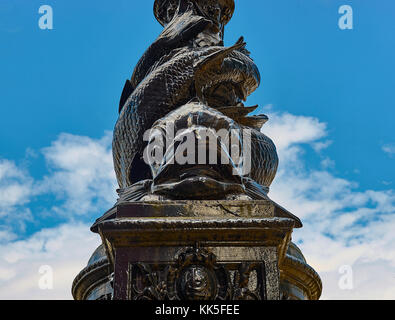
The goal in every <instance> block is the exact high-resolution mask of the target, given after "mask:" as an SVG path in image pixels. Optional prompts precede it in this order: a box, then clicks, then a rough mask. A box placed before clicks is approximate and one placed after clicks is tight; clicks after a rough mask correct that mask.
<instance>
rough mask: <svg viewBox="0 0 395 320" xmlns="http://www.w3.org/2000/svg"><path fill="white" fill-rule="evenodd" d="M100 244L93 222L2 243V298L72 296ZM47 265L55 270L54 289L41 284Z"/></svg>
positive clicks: (63, 297)
mask: <svg viewBox="0 0 395 320" xmlns="http://www.w3.org/2000/svg"><path fill="white" fill-rule="evenodd" d="M99 244H100V237H99V236H98V235H95V234H93V233H91V232H90V231H89V225H84V224H66V225H62V226H59V227H57V228H53V229H44V230H42V231H40V232H38V233H36V234H34V235H32V236H31V237H30V238H28V239H26V240H22V241H15V242H10V243H8V244H4V245H0V299H11V300H13V299H33V300H36V299H48V300H56V299H72V296H71V285H72V282H73V280H74V278H75V276H76V275H77V274H78V273H79V272H80V271H81V270H82V268H84V267H85V266H86V264H87V262H88V260H89V257H90V255H91V254H92V253H93V252H94V250H95V249H96V248H97V246H98V245H99ZM43 265H48V266H50V267H51V268H52V270H53V289H52V290H42V289H40V288H39V280H40V277H41V276H42V274H40V273H39V269H40V267H41V266H43Z"/></svg>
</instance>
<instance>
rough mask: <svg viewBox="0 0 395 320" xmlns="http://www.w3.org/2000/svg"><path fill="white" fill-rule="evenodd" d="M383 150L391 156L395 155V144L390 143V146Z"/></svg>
mask: <svg viewBox="0 0 395 320" xmlns="http://www.w3.org/2000/svg"><path fill="white" fill-rule="evenodd" d="M382 150H383V151H384V152H385V153H387V154H389V155H390V156H393V155H395V144H394V143H390V144H386V145H384V146H383V147H382Z"/></svg>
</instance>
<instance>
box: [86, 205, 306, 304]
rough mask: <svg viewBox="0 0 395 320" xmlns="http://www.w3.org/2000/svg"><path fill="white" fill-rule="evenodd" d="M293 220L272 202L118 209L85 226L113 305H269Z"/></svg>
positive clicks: (296, 223)
mask: <svg viewBox="0 0 395 320" xmlns="http://www.w3.org/2000/svg"><path fill="white" fill-rule="evenodd" d="M294 227H301V222H300V220H299V219H298V218H297V217H295V216H294V215H292V214H291V213H289V212H287V211H286V210H285V209H283V208H281V207H280V206H278V205H277V204H275V203H274V202H272V201H180V202H173V201H168V202H166V201H165V202H160V203H159V202H150V203H147V202H141V203H139V202H135V203H124V204H119V205H117V206H116V207H114V208H113V209H112V210H110V211H109V212H107V213H106V214H105V215H104V216H103V217H102V218H100V219H99V220H98V221H96V223H95V224H94V225H93V227H92V231H94V232H98V233H99V234H100V235H101V237H102V241H103V244H104V246H105V249H106V254H107V257H108V260H109V262H110V264H111V265H113V266H114V278H113V288H114V292H113V297H114V299H121V300H125V299H155V300H156V299H157V300H164V299H171V300H199V299H206V300H216V299H219V300H237V299H255V300H266V299H270V300H276V299H280V296H281V293H280V270H279V265H280V264H281V262H282V261H283V260H284V258H285V257H286V250H287V248H288V245H289V242H290V240H291V233H292V230H293V228H294Z"/></svg>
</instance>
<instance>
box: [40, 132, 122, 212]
mask: <svg viewBox="0 0 395 320" xmlns="http://www.w3.org/2000/svg"><path fill="white" fill-rule="evenodd" d="M111 139H112V135H111V134H110V133H106V134H105V135H104V137H103V138H101V139H100V140H94V139H91V138H88V137H81V136H75V135H71V134H61V135H60V136H59V138H58V139H57V140H56V141H55V142H53V143H52V145H51V146H50V147H48V148H45V149H44V150H43V153H44V156H45V159H46V161H47V163H48V166H49V170H50V172H51V173H50V174H49V175H48V176H46V177H45V178H44V179H43V181H42V182H40V183H39V184H38V185H39V189H40V192H42V193H52V194H55V195H56V196H57V197H58V199H59V200H61V201H62V204H61V206H56V207H54V208H51V211H53V212H56V213H58V214H63V215H64V214H65V215H82V214H87V213H92V212H95V211H97V214H100V210H103V208H106V207H108V206H111V205H113V204H114V203H115V201H116V192H115V191H116V188H117V185H116V180H115V173H114V170H113V160H112V152H111Z"/></svg>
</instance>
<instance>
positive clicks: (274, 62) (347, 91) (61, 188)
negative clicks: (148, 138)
mask: <svg viewBox="0 0 395 320" xmlns="http://www.w3.org/2000/svg"><path fill="white" fill-rule="evenodd" d="M43 4H47V5H50V6H52V8H53V12H54V29H53V30H41V29H40V28H39V27H38V20H39V18H40V15H39V13H38V8H39V7H40V6H41V5H43ZM341 5H351V6H352V8H353V12H354V29H353V30H340V29H339V27H338V19H339V18H340V15H339V13H338V9H339V7H340V6H341ZM152 6H153V1H147V0H145V1H136V0H114V1H102V0H96V1H77V0H67V1H66V0H63V1H61V0H56V1H55V0H52V1H51V0H47V1H36V0H29V1H26V0H2V1H1V3H0V39H1V41H0V88H1V95H0V106H1V117H0V163H2V164H3V167H4V168H7V170H8V171H7V172H9V176H8V178H7V176H6V175H3V176H1V174H0V193H1V192H2V191H1V190H3V196H2V195H1V194H0V199H3V198H8V200H9V204H8V205H7V204H4V205H3V207H1V208H0V209H1V210H0V219H1V220H0V232H1V231H2V230H3V232H4V234H6V235H7V236H4V239H3V240H2V238H1V236H0V243H4V244H3V247H4V250H6V249H7V250H8V249H9V248H10V246H15V245H17V243H19V244H20V243H22V242H20V241H27V242H28V241H31V240H32V239H35V237H37V235H40V232H42V231H43V230H56V228H66V229H67V226H69V225H75V224H79V223H81V224H83V225H84V226H85V225H86V227H87V228H88V227H89V225H90V224H91V223H92V222H93V221H94V219H96V218H97V217H98V216H100V215H101V214H102V213H103V212H104V211H105V210H107V209H108V208H109V207H110V206H111V204H112V203H113V200H114V190H113V189H114V188H115V186H114V184H113V176H112V168H111V166H112V163H111V153H110V141H111V137H110V133H111V131H112V129H113V126H114V124H115V121H116V119H117V115H118V114H117V109H118V107H117V105H118V101H119V97H120V94H121V91H122V88H123V84H124V82H125V80H126V79H127V78H129V77H130V76H131V73H132V70H133V67H134V65H135V64H136V62H137V60H138V59H139V57H140V56H141V55H142V54H143V52H144V50H145V49H146V48H147V47H148V46H149V44H150V43H151V42H152V41H153V40H154V39H155V38H156V36H157V35H158V34H159V33H160V31H161V26H160V25H159V24H158V23H157V21H156V20H155V19H154V17H153V14H152ZM394 9H395V3H394V2H393V1H391V0H375V1H373V0H370V1H368V0H355V1H348V0H339V1H338V0H287V1H278V0H265V1H262V0H237V1H236V12H235V15H234V17H233V19H232V20H231V22H230V23H229V25H228V27H227V29H226V36H225V42H226V44H232V43H233V42H235V41H236V40H237V39H238V38H239V36H241V35H243V36H244V37H245V39H246V41H247V44H248V47H247V48H248V49H249V50H250V51H251V52H252V57H253V58H254V60H255V61H256V63H257V65H258V66H259V68H260V71H261V75H262V84H261V86H260V87H259V89H258V90H257V91H256V92H255V93H254V94H253V95H252V96H251V97H250V98H249V100H248V104H250V105H254V104H259V105H260V106H261V108H260V110H259V111H260V112H262V111H264V112H267V113H269V115H270V116H271V123H272V124H270V123H269V125H268V129H267V133H268V134H269V133H272V135H271V136H272V137H273V139H274V140H275V141H276V143H278V144H280V146H279V150H280V160H281V163H282V164H281V166H282V167H280V172H279V176H278V178H277V179H278V180H279V181H278V182H277V184H275V185H274V186H273V198H276V200H283V203H282V204H284V205H288V208H291V209H294V210H295V211H296V213H299V211H298V210H301V208H302V207H303V210H304V211H303V212H302V211H301V213H300V215H302V216H303V217H302V218H305V219H306V226H307V227H306V230H307V231H306V232H308V230H309V226H310V228H311V230H312V229H314V226H315V223H320V224H321V225H322V224H323V223H324V222H323V221H322V220H317V219H316V218H314V217H316V215H317V214H319V212H316V215H315V216H313V212H312V213H311V214H312V216H313V218H310V217H311V216H310V215H308V214H306V212H309V209H306V208H307V207H306V206H308V207H309V208H313V209H312V210H313V211H314V210H322V208H329V207H331V206H330V205H328V204H333V203H334V202H339V203H343V205H342V206H340V207H339V208H337V207H335V208H332V209H328V213H327V214H328V215H330V217H334V216H336V217H341V223H340V222H339V221H338V220H336V221H333V222H334V224H333V225H332V227H333V228H335V229H336V226H337V227H338V229H336V230H332V229H331V228H329V227H328V228H327V229H326V230H325V232H324V231H323V232H322V233H321V234H320V237H321V236H322V237H323V238H320V237H318V235H317V238H316V240H317V239H318V238H319V239H321V240H322V241H323V242H325V241H327V240H328V239H331V240H333V239H335V240H336V239H340V238H341V236H340V235H339V232H340V231H339V230H343V229H342V228H346V226H348V228H346V229H345V230H346V231H347V232H349V231H350V230H357V232H356V233H355V234H353V235H350V236H349V237H348V238H347V237H345V238H344V239H343V238H341V240H339V241H340V242H339V243H341V244H342V246H344V248H349V245H350V243H354V242H355V241H356V240H355V239H358V237H362V238H363V237H365V238H363V239H364V241H366V243H368V242H369V241H375V240H377V239H370V238H369V239H367V238H366V237H368V236H367V235H366V234H364V235H361V232H360V229H362V228H363V227H364V226H366V225H368V226H369V225H370V224H371V223H376V222H377V221H376V220H380V221H381V220H382V221H385V222H386V223H385V224H384V225H385V226H388V225H389V222H388V221H387V220H386V219H392V217H393V213H394V211H393V208H394V207H393V203H394V191H393V189H394V185H393V183H394V182H393V181H394V172H395V171H394V168H393V167H394V159H395V135H394V129H393V128H394V125H393V119H394V118H395V109H394V107H395V95H394V94H393V92H394V88H395V80H394V74H395V62H394V58H393V57H394V56H395V38H394V36H393V35H394V31H395V10H394ZM265 133H266V132H265ZM269 135H270V134H269ZM89 148H90V149H89ZM88 149H89V151H87V150H88ZM85 152H86V154H87V156H86V157H84V155H85ZM89 155H91V158H90V156H89ZM65 159H67V161H66V160H65ZM92 159H93V160H92ZM91 161H92V162H91ZM81 167H83V168H85V169H86V171H83V170H79V169H78V168H81ZM92 168H94V169H95V171H94V172H93V173H92V172H89V173H86V172H88V171H89V170H90V169H92ZM287 170H288V171H287ZM104 171H105V173H103V172H104ZM0 173H1V170H0ZM85 173H86V175H87V177H89V179H88V178H87V179H86V180H85V181H82V182H81V180H83V179H80V178H81V177H84V174H85ZM78 177H79V178H78ZM290 177H293V178H294V180H292V182H290V181H289V179H290ZM328 177H329V178H328ZM73 179H75V180H73ZM1 180H3V181H1ZM66 180H67V181H66ZM306 181H307V182H308V183H310V184H309V187H306V184H307V182H306ZM320 181H322V183H323V184H328V187H330V188H331V189H332V191H333V189H336V188H337V192H335V191H333V194H332V193H331V192H332V191H330V190H324V189H323V186H322V185H316V184H317V183H318V182H320ZM285 182H290V183H295V184H299V185H301V186H302V187H301V188H300V190H305V191H306V194H305V195H303V197H302V196H301V195H300V194H298V193H297V191H296V190H293V191H289V192H287V189H286V187H285ZM79 183H80V184H79ZM90 183H91V184H93V185H91V184H90ZM314 183H315V184H314ZM14 184H15V185H16V186H18V188H20V189H18V190H19V191H18V192H19V193H18V194H17V195H15V194H13V193H12V191H10V190H8V189H6V187H7V186H10V185H14ZM2 186H3V187H4V188H3V189H1V188H2ZM103 186H104V187H103ZM303 186H305V189H303ZM102 187H103V188H102ZM4 190H6V191H4ZM13 190H17V189H15V188H14V189H13ZM78 190H80V192H81V193H83V194H84V196H81V195H78V194H77V193H78ZM290 195H293V196H292V197H291V196H290ZM345 195H347V196H348V197H347V196H345ZM317 197H318V198H319V199H318V200H317V199H316V198H317ZM385 197H387V198H385ZM384 198H385V199H384ZM12 199H15V201H13V200H12ZM292 199H293V200H292ZM295 199H299V201H300V202H299V203H296V202H295ZM358 199H359V201H358ZM84 201H85V202H84ZM292 201H294V202H292ZM303 201H304V202H303ZM320 201H321V202H320ZM380 201H381V202H380ZM6 202H7V201H6ZM317 202H320V203H321V205H322V207H319V206H318V207H314V205H313V204H316V203H317ZM7 203H8V202H7ZM78 203H80V204H81V207H80V208H79V206H78ZM303 204H306V206H303ZM314 208H315V209H314ZM331 210H332V211H331ZM369 210H372V212H373V211H374V212H375V213H374V214H375V216H374V217H373V218H372V217H369V216H366V215H364V216H363V217H361V219H356V220H355V221H353V222H352V223H351V222H350V223H351V225H347V223H345V222H344V221H345V220H347V219H351V220H352V219H354V218H353V217H355V216H356V215H358V214H360V213H361V212H368V211H369ZM324 211H325V210H324ZM386 211H388V212H386ZM350 213H353V214H354V215H353V216H352V217H351V218H350V216H349V214H350ZM347 221H348V220H347ZM375 221H376V222H375ZM391 221H392V220H391ZM338 223H340V224H338ZM64 226H66V227H64ZM375 226H376V225H375ZM381 227H382V225H380V228H381ZM80 229H81V230H82V229H83V228H80ZM80 229H79V230H80ZM61 230H64V229H61ZM67 230H68V229H67ZM375 230H376V229H375ZM380 230H381V229H380ZM298 232H299V231H298ZM300 232H301V231H300ZM300 232H299V233H300ZM341 234H342V236H343V235H344V233H343V231H341ZM378 234H380V233H379V232H378ZM325 235H327V236H328V237H327V238H325ZM48 237H49V236H48ZM378 237H379V236H378ZM303 238H305V239H304V240H303ZM297 239H298V238H297ZM308 239H309V236H305V235H301V236H300V239H299V240H300V241H299V242H300V244H301V245H303V243H305V242H306V241H307V240H308ZM391 239H392V238H391ZM18 241H19V242H18ZM92 241H93V240H92ZM313 241H314V240H313ZM389 242H390V241H389ZM92 243H93V242H92ZM325 243H326V242H325ZM369 243H371V242H369ZM336 245H337V244H336ZM357 245H360V243H359V244H357ZM376 245H377V246H378V244H376ZM385 245H387V244H383V246H385ZM92 246H93V245H92ZM305 246H306V250H307V252H309V253H310V254H311V256H312V260H313V261H316V263H317V264H318V265H320V263H321V262H322V261H323V259H321V258H318V257H317V258H316V259H315V258H314V257H315V256H314V254H315V253H316V252H317V250H318V249H314V248H309V247H308V246H307V245H306V244H305ZM342 246H340V247H339V248H343V247H342ZM373 247H374V246H373ZM373 247H372V246H371V247H369V249H366V250H372V248H373ZM336 248H338V247H336ZM353 248H354V249H355V247H353ZM390 248H391V247H390ZM90 249H91V248H90V247H89V250H90ZM0 250H1V249H0ZM89 250H88V249H87V250H86V252H88V253H85V252H84V254H87V255H89ZM334 250H335V249H334ZM344 250H346V249H344ZM361 250H362V249H361ZM335 251H336V250H335ZM353 252H354V253H355V252H356V251H355V250H354V251H353ZM358 252H359V251H358ZM361 252H362V251H361ZM364 252H365V251H364ZM84 254H82V253H81V259H82V262H78V263H80V264H81V263H82V265H83V264H84V263H85V262H86V261H85V260H84V258H83V257H84ZM350 255H351V256H352V254H350ZM361 255H362V253H361V254H360V256H361ZM360 256H358V257H357V256H356V258H355V259H351V260H352V261H351V262H349V263H350V264H353V263H356V261H359V260H358V259H359V258H360ZM391 257H392V256H391ZM87 258H88V256H87V257H86V260H87ZM327 259H330V257H329V258H327ZM369 259H370V258H369ZM369 259H367V260H368V262H366V263H373V262H372V259H370V260H369ZM382 259H383V260H384V261H386V262H385V263H386V264H385V266H384V264H380V266H379V267H378V266H374V268H384V269H385V268H386V269H385V270H386V272H388V273H389V274H391V273H392V272H393V270H394V264H395V259H393V260H391V259H387V260H386V257H385V256H384V257H382ZM0 260H1V257H0ZM11 260H12V261H13V259H11ZM365 260H366V259H365ZM365 260H364V261H365ZM7 261H8V260H7ZM336 261H338V260H336ZM78 263H77V264H78ZM336 263H337V262H336ZM336 263H334V266H335V267H333V268H332V269H330V270H329V269H328V270H326V269H325V268H324V267H321V269H324V271H323V272H324V273H325V272H328V274H330V275H328V277H327V278H326V279H332V278H331V277H335V276H334V272H335V271H333V270H335V269H336V268H337V265H336ZM345 263H346V262H345ZM347 263H348V262H347ZM364 263H365V262H364ZM366 263H365V264H364V265H363V267H361V269H360V270H365V269H363V268H368V267H367V265H366ZM387 264H389V266H388V268H387ZM2 268H3V269H2ZM7 268H11V267H10V266H8V267H7V264H6V263H5V265H4V266H2V265H1V262H0V271H1V270H8V269H7ZM20 268H22V269H23V266H20ZM11 269H12V268H11ZM11 269H10V270H11ZM22 269H21V270H22ZM366 270H368V269H366ZM369 270H370V269H369ZM376 270H379V269H376ZM380 270H381V269H380ZM330 272H332V273H330ZM361 272H362V271H361ZM11 273H12V272H11ZM11 273H6V272H5V273H4V274H6V275H7V274H8V275H10V274H11ZM15 276H16V277H17V276H18V275H17V274H16V275H15ZM3 278H4V279H6V280H4V281H8V280H10V279H11V278H10V276H8V277H6V276H4V277H3ZM7 279H8V280H7ZM384 280H385V279H383V283H384V282H385V281H384ZM1 281H2V277H1V272H0V282H1ZM327 281H330V280H327ZM328 286H329V287H330V284H329V285H328ZM380 289H382V288H380ZM334 290H335V289H334ZM361 290H362V289H361ZM370 290H371V288H370ZM373 291H374V290H373ZM18 292H19V293H18V294H20V295H21V296H22V295H23V294H24V291H23V289H21V290H20V291H18ZM333 292H337V294H340V293H339V292H338V291H333ZM389 294H393V296H392V297H395V293H394V292H393V291H391V292H390V293H389ZM0 296H1V295H0ZM59 296H60V297H63V296H62V293H61V292H60V293H59ZM328 297H330V294H328Z"/></svg>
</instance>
